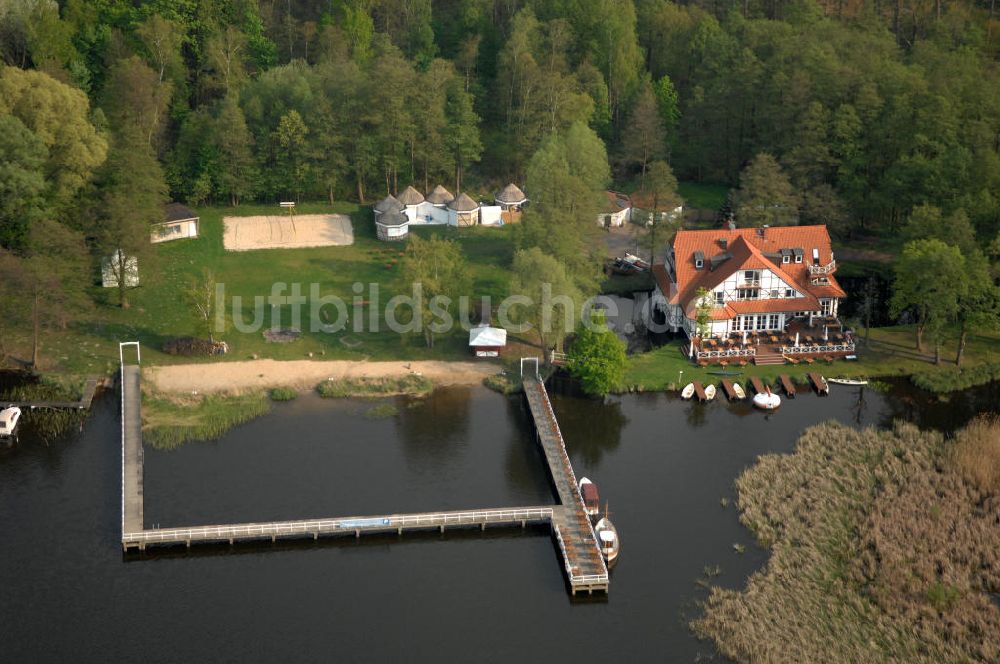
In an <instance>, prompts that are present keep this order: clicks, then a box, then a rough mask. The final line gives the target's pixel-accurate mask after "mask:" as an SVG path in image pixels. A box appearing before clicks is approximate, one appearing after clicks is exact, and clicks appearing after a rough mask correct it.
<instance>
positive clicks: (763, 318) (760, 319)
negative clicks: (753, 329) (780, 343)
mask: <svg viewBox="0 0 1000 664" xmlns="http://www.w3.org/2000/svg"><path fill="white" fill-rule="evenodd" d="M757 329H758V330H766V329H767V314H760V315H758V316H757Z"/></svg>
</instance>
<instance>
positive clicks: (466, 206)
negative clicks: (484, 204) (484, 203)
mask: <svg viewBox="0 0 1000 664" xmlns="http://www.w3.org/2000/svg"><path fill="white" fill-rule="evenodd" d="M448 207H449V208H451V209H452V210H454V211H455V212H475V211H476V210H478V209H479V203H477V202H476V201H474V200H472V199H471V198H469V195H468V194H459V195H458V198H456V199H455V200H453V201H451V202H450V203H448Z"/></svg>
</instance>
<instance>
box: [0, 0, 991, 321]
mask: <svg viewBox="0 0 1000 664" xmlns="http://www.w3.org/2000/svg"><path fill="white" fill-rule="evenodd" d="M0 55H2V61H3V63H4V64H3V65H2V66H0V192H2V195H0V249H3V252H2V253H0V270H6V272H5V274H7V275H8V276H9V277H10V279H13V278H14V277H13V276H10V275H14V276H16V277H17V278H18V279H20V280H21V281H22V282H25V281H26V282H27V283H22V284H21V287H20V290H19V292H22V293H23V292H27V291H33V292H38V293H41V292H54V291H57V290H60V289H59V288H57V286H58V285H59V284H71V283H76V282H78V281H79V280H80V273H79V272H76V271H74V270H76V268H74V267H73V266H74V265H75V263H74V262H73V261H70V260H68V259H67V257H68V256H70V255H71V254H73V252H74V251H75V250H76V249H78V248H79V247H81V246H86V247H89V248H90V252H89V253H90V255H91V256H107V255H111V254H113V253H114V252H116V251H119V250H121V251H122V252H125V253H127V254H129V255H132V254H135V255H142V254H145V253H148V251H149V249H148V247H146V245H148V224H149V223H150V222H153V221H156V220H157V219H161V218H162V203H163V202H164V201H166V200H168V199H175V200H180V201H184V202H186V203H188V204H191V205H201V204H218V205H238V204H239V203H241V202H249V201H261V202H272V201H275V200H278V199H287V198H294V199H296V200H301V199H330V200H331V201H333V200H353V201H357V202H360V203H366V202H371V201H373V200H376V199H378V198H380V197H382V196H384V195H385V194H386V193H395V192H397V191H399V190H401V189H403V188H404V187H405V186H406V185H408V184H411V183H413V184H415V185H416V186H417V187H418V188H419V189H423V190H425V191H426V190H428V189H429V188H431V187H433V186H434V185H435V184H437V183H439V182H440V183H443V184H445V185H447V186H449V187H450V188H451V187H453V188H454V189H457V190H469V191H472V192H482V193H486V192H488V191H491V190H493V188H495V187H497V186H498V185H502V184H504V183H506V182H508V181H514V182H517V183H518V184H521V185H523V186H524V188H525V191H526V192H527V194H528V196H529V198H530V199H531V200H532V202H533V205H532V209H531V211H530V213H531V216H529V217H528V218H526V224H525V228H524V231H523V232H522V233H521V234H520V236H519V237H520V242H521V244H522V245H523V247H522V248H528V247H531V246H538V247H540V248H541V249H542V250H543V251H544V252H546V253H548V254H551V255H554V256H556V257H557V258H559V259H560V260H561V261H562V262H563V263H564V264H566V265H567V267H568V269H570V270H571V271H572V272H573V273H574V274H573V275H572V276H573V277H574V279H575V280H576V281H577V283H578V285H579V286H581V287H582V288H588V289H589V287H591V286H592V285H593V284H594V283H595V282H596V278H597V276H596V275H597V269H596V268H595V266H594V265H593V263H592V262H590V261H588V260H584V259H583V258H581V257H586V256H588V254H589V253H590V252H591V251H592V249H591V248H590V247H589V245H588V242H589V240H588V237H589V234H590V233H591V232H592V231H593V223H592V222H591V220H592V219H593V218H594V216H593V214H594V212H595V211H596V208H597V206H599V205H600V199H599V197H598V196H597V195H596V194H597V192H599V191H600V190H602V189H603V188H605V187H606V186H608V185H609V184H611V183H615V184H616V186H618V187H620V188H623V189H626V190H627V191H632V190H635V189H638V188H644V189H646V190H650V189H652V190H654V193H655V192H656V191H660V190H662V192H663V193H664V198H666V199H669V198H670V197H671V196H672V195H673V192H672V191H671V190H672V189H673V187H674V186H675V184H676V180H677V179H679V180H682V181H684V180H687V181H701V182H715V183H721V184H724V185H726V186H728V187H732V190H733V192H734V197H733V201H732V204H733V209H734V210H736V211H737V213H739V212H740V211H741V210H743V211H745V212H746V218H745V219H744V220H743V221H746V222H748V223H795V222H799V223H826V224H828V225H829V226H830V227H831V229H832V230H833V231H834V232H835V233H837V234H839V235H841V236H842V237H843V236H854V237H858V236H869V235H876V236H878V235H882V236H887V235H891V234H896V233H897V232H904V233H905V232H907V231H906V229H907V227H908V226H912V223H911V221H912V220H911V217H913V216H914V214H913V212H914V210H918V211H920V214H919V215H917V216H918V217H919V219H918V222H919V223H918V225H917V226H916V227H915V228H916V230H914V229H913V228H911V229H910V231H909V232H910V233H911V234H913V233H918V234H919V232H920V231H921V230H922V229H926V228H928V227H930V228H931V230H932V231H933V233H932V236H934V237H939V239H940V240H941V241H943V242H945V243H948V244H959V241H958V240H954V239H953V238H951V237H950V234H951V233H952V231H954V232H956V233H957V235H958V236H960V238H962V240H961V241H962V242H966V241H970V240H971V242H973V243H975V244H976V245H977V246H979V247H982V248H983V249H984V250H985V253H986V254H987V255H989V252H990V251H992V252H993V254H994V255H995V254H996V253H1000V238H998V230H1000V73H998V62H997V61H998V56H1000V19H998V17H997V13H996V11H995V0H974V1H971V2H970V1H969V0H960V1H956V2H943V1H942V0H936V1H935V2H933V3H932V2H926V1H921V0H896V1H895V2H891V3H889V2H886V3H883V2H878V1H876V2H859V1H857V0H824V1H823V2H816V0H768V1H766V2H765V1H763V0H743V1H742V2H723V1H720V0H697V1H693V2H689V3H673V2H668V1H667V0H588V1H583V0H298V1H295V2H292V0H150V1H148V2H139V1H137V0H59V1H58V2H57V1H55V0H3V1H2V2H0ZM675 178H676V179H675ZM754 210H758V211H759V210H765V211H768V210H779V211H787V212H788V214H783V215H782V216H784V217H785V218H783V219H778V218H761V219H752V217H753V215H754ZM771 216H774V215H771ZM532 219H534V220H537V221H536V222H535V223H534V224H532V223H530V222H531V221H532ZM581 220H584V221H582V222H581ZM934 220H937V225H936V226H935V225H934V223H935V222H934ZM920 224H922V225H920ZM585 226H586V228H584V227H585ZM587 229H589V230H587ZM33 238H34V239H33ZM39 238H44V239H43V240H42V239H39ZM991 245H992V249H991V248H990V246H991ZM91 260H93V259H91ZM574 262H577V263H581V265H579V266H574V265H573V263H574ZM91 265H92V263H91ZM5 266H6V267H5ZM25 275H36V276H35V277H30V278H29V277H26V276H25ZM83 281H84V282H86V281H87V279H86V278H84V279H83ZM11 283H12V282H11ZM58 309H59V308H58V307H55V308H52V307H50V311H58Z"/></svg>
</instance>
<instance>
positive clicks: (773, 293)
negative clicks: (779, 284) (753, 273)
mask: <svg viewBox="0 0 1000 664" xmlns="http://www.w3.org/2000/svg"><path fill="white" fill-rule="evenodd" d="M771 297H780V296H779V295H778V291H776V290H773V291H771Z"/></svg>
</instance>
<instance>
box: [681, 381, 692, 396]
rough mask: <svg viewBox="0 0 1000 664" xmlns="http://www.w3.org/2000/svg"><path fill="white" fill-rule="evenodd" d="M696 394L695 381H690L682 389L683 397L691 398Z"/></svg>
mask: <svg viewBox="0 0 1000 664" xmlns="http://www.w3.org/2000/svg"><path fill="white" fill-rule="evenodd" d="M693 396H694V383H688V384H687V385H685V386H684V389H683V390H681V399H690V398H691V397H693Z"/></svg>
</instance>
